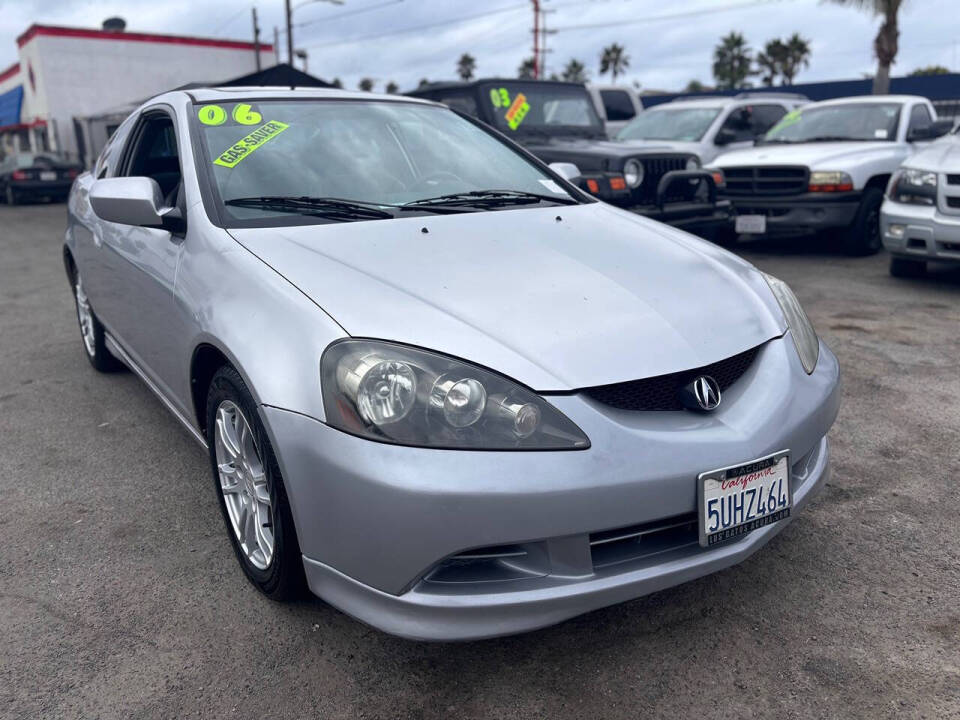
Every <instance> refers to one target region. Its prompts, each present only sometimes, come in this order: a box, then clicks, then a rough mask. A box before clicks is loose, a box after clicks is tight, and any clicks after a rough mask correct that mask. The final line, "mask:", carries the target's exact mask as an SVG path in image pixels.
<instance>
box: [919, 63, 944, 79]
mask: <svg viewBox="0 0 960 720" xmlns="http://www.w3.org/2000/svg"><path fill="white" fill-rule="evenodd" d="M949 74H950V70H949V69H947V68H945V67H944V66H943V65H927V66H926V67H921V68H917V69H916V70H914V71H913V72H912V73H910V77H924V76H926V75H949Z"/></svg>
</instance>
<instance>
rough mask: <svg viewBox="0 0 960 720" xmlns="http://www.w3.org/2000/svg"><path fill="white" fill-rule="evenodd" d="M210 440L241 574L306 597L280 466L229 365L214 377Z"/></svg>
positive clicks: (266, 589)
mask: <svg viewBox="0 0 960 720" xmlns="http://www.w3.org/2000/svg"><path fill="white" fill-rule="evenodd" d="M207 444H208V445H209V447H210V470H211V472H212V473H213V484H214V489H215V491H216V493H217V498H218V500H219V502H220V512H221V514H222V515H223V520H224V524H225V525H226V528H227V535H228V537H229V538H230V543H231V544H232V545H233V550H234V553H235V554H236V556H237V560H238V561H239V562H240V567H241V568H242V569H243V573H244V574H245V575H246V576H247V579H249V580H250V582H251V583H253V585H254V586H255V587H256V588H257V589H258V590H259V591H260V592H262V593H263V594H264V595H266V596H267V597H269V598H271V599H272V600H290V599H294V598H297V597H300V596H302V595H303V594H304V588H305V587H306V579H305V577H304V573H303V557H302V555H301V552H300V544H299V543H298V542H297V534H296V530H295V529H294V526H293V515H292V513H291V512H290V502H289V500H288V499H287V493H286V490H285V488H284V486H283V477H282V476H281V474H280V467H279V466H278V464H277V459H276V456H275V455H274V452H273V447H272V446H271V445H270V440H269V438H268V437H267V433H266V431H265V430H264V427H263V424H262V423H261V422H260V416H259V414H258V413H257V405H256V402H255V401H254V399H253V396H252V395H251V393H250V391H249V390H248V389H247V386H246V383H244V381H243V378H242V377H240V374H239V373H238V372H237V371H236V370H234V369H233V368H232V367H230V366H229V365H226V366H224V367H222V368H220V369H219V370H217V372H216V373H214V376H213V379H212V380H211V381H210V390H209V391H208V393H207Z"/></svg>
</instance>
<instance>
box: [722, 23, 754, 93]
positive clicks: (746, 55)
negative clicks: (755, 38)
mask: <svg viewBox="0 0 960 720" xmlns="http://www.w3.org/2000/svg"><path fill="white" fill-rule="evenodd" d="M752 65H753V51H752V50H751V49H750V46H748V45H747V41H746V39H745V38H744V37H743V35H742V34H740V33H738V32H736V31H731V32H730V33H729V34H727V35H725V36H724V37H722V38H720V42H719V43H718V44H717V46H716V47H715V48H714V49H713V77H714V79H715V80H716V81H717V88H718V89H720V90H733V89H734V88H740V87H748V85H747V82H746V81H747V78H748V77H749V76H750V73H751V70H752V67H751V66H752Z"/></svg>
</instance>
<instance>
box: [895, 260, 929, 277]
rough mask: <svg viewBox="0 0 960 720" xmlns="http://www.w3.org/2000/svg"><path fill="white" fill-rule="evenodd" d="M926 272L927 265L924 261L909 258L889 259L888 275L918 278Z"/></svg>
mask: <svg viewBox="0 0 960 720" xmlns="http://www.w3.org/2000/svg"><path fill="white" fill-rule="evenodd" d="M926 272H927V263H926V261H924V260H911V259H910V258H901V257H892V258H890V274H891V275H893V276H894V277H899V278H912V277H919V276H921V275H923V274H924V273H926Z"/></svg>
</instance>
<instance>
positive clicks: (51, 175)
mask: <svg viewBox="0 0 960 720" xmlns="http://www.w3.org/2000/svg"><path fill="white" fill-rule="evenodd" d="M40 179H41V180H43V181H44V182H50V181H51V180H56V179H57V174H56V173H55V172H42V173H40Z"/></svg>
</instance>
